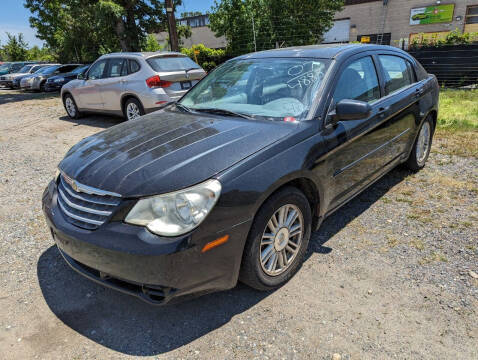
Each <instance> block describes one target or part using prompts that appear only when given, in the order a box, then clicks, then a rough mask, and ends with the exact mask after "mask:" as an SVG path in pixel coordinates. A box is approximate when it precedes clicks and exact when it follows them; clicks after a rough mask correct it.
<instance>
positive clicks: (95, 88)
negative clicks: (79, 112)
mask: <svg viewBox="0 0 478 360" xmlns="http://www.w3.org/2000/svg"><path fill="white" fill-rule="evenodd" d="M105 72H106V60H100V61H97V62H96V63H94V64H93V65H92V66H91V68H90V69H89V70H88V73H87V74H86V79H85V80H80V81H81V84H80V85H79V86H78V87H77V88H76V89H75V90H76V91H75V94H74V97H75V101H76V102H77V104H78V107H79V108H80V109H85V110H103V108H104V101H103V96H102V94H101V79H103V78H104V76H105Z"/></svg>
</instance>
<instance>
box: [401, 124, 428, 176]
mask: <svg viewBox="0 0 478 360" xmlns="http://www.w3.org/2000/svg"><path fill="white" fill-rule="evenodd" d="M433 130H434V127H433V122H432V119H431V117H430V116H428V117H427V118H426V119H425V121H423V124H422V126H421V127H420V130H419V132H418V136H417V138H416V139H415V143H414V144H413V148H412V152H411V153H410V156H409V157H408V160H407V162H406V163H405V164H406V166H407V167H408V168H409V169H410V170H412V171H419V170H421V169H423V167H424V166H425V164H426V162H427V159H428V156H429V155H430V149H431V147H432V140H433Z"/></svg>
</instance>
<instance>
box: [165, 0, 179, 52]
mask: <svg viewBox="0 0 478 360" xmlns="http://www.w3.org/2000/svg"><path fill="white" fill-rule="evenodd" d="M165 2H166V15H167V17H168V30H169V43H170V44H171V51H179V42H178V32H177V30H176V19H175V18H174V7H173V0H166V1H165Z"/></svg>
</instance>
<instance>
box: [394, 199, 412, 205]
mask: <svg viewBox="0 0 478 360" xmlns="http://www.w3.org/2000/svg"><path fill="white" fill-rule="evenodd" d="M395 201H398V202H403V203H407V204H413V200H412V199H405V198H395Z"/></svg>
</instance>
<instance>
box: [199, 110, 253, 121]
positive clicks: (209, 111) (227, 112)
mask: <svg viewBox="0 0 478 360" xmlns="http://www.w3.org/2000/svg"><path fill="white" fill-rule="evenodd" d="M194 111H198V112H206V113H211V114H218V115H225V116H237V117H241V118H244V119H248V120H254V118H253V117H252V116H249V115H246V114H241V113H238V112H235V111H230V110H225V109H216V108H200V109H194Z"/></svg>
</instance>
